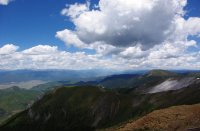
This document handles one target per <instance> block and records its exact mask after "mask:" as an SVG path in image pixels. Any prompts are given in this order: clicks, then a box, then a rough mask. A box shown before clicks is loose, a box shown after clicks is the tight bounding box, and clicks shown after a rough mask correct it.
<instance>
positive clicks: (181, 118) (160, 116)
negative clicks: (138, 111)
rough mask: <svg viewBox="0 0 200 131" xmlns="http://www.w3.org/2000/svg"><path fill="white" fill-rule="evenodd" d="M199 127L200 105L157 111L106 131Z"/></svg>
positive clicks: (169, 130) (180, 130) (166, 130)
mask: <svg viewBox="0 0 200 131" xmlns="http://www.w3.org/2000/svg"><path fill="white" fill-rule="evenodd" d="M199 125H200V104H196V105H182V106H174V107H170V108H167V109H162V110H156V111H153V112H152V113H150V114H148V115H146V116H144V117H142V118H140V119H138V120H136V121H129V122H127V123H124V124H123V125H121V126H119V127H115V128H110V129H107V130H106V131H116V130H118V131H129V130H131V131H134V130H149V131H160V130H162V131H186V130H187V129H190V128H200V126H199Z"/></svg>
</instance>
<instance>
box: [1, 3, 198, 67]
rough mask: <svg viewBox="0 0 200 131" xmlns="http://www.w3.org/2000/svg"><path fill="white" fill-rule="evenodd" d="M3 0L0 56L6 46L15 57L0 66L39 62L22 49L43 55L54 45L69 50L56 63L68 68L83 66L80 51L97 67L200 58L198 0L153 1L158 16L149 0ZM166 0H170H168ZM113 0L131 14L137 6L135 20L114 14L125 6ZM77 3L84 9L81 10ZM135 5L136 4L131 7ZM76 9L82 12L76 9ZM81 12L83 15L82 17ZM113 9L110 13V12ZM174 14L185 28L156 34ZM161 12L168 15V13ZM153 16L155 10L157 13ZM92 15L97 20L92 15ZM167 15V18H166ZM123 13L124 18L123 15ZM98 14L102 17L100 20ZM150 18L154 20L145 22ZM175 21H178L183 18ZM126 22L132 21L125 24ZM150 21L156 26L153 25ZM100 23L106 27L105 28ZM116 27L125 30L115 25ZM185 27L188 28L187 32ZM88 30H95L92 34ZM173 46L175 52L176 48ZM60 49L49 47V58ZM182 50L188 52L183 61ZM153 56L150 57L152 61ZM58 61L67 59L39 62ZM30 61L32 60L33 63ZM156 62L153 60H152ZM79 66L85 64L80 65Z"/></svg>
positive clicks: (134, 13)
mask: <svg viewBox="0 0 200 131" xmlns="http://www.w3.org/2000/svg"><path fill="white" fill-rule="evenodd" d="M1 1H4V2H5V1H8V0H0V55H1V51H2V52H3V53H2V54H3V56H0V57H2V58H1V59H2V61H3V59H4V58H7V57H5V49H6V50H8V51H7V54H9V53H10V54H9V55H11V53H12V56H9V58H10V59H11V61H12V60H13V59H14V60H15V61H14V60H13V62H11V63H8V62H7V61H6V59H5V62H2V63H4V64H0V68H1V69H12V68H14V67H13V65H14V63H15V62H16V59H17V61H19V63H18V65H19V67H17V69H18V68H19V69H21V68H31V69H32V68H40V67H39V66H38V65H40V64H41V63H39V62H41V61H42V60H37V61H36V60H35V58H33V56H31V55H30V57H29V58H26V60H25V58H22V55H24V52H29V53H30V52H31V53H32V52H34V51H35V52H40V53H41V54H37V55H38V56H41V55H42V56H44V54H45V53H46V52H47V51H50V52H51V51H55V50H56V51H57V52H59V53H60V54H62V53H63V52H62V51H64V53H66V54H68V55H69V56H67V57H66V62H64V65H62V64H61V65H60V67H63V68H64V69H66V68H67V69H68V68H69V67H70V66H71V65H73V64H74V63H76V64H77V66H75V69H76V68H77V69H82V65H81V64H80V63H79V60H78V59H79V58H77V57H80V56H79V55H80V54H81V53H82V54H83V56H81V59H85V60H83V62H84V61H85V62H86V61H87V62H89V63H91V61H92V62H93V63H94V64H93V65H92V66H91V67H89V68H101V67H102V66H108V68H117V69H118V68H120V69H121V68H122V69H123V68H124V69H138V68H139V69H143V68H145V69H146V68H175V69H177V68H199V67H200V64H199V63H198V60H199V58H198V57H199V56H200V55H199V54H200V53H199V54H198V52H200V48H199V43H200V37H198V35H199V34H200V30H199V28H200V27H199V24H198V23H199V22H200V21H199V18H200V1H199V0H188V1H187V4H186V5H181V4H182V3H181V2H180V3H179V4H180V5H178V6H179V8H180V9H175V7H172V6H171V5H170V4H168V5H166V9H162V8H160V7H161V6H162V5H161V6H160V7H159V6H158V7H153V9H154V8H155V10H160V11H161V12H160V13H161V14H163V16H159V13H158V12H156V13H155V12H153V13H155V14H154V15H151V13H147V12H146V10H147V8H148V5H149V6H152V5H151V4H152V3H151V2H149V0H141V1H140V2H143V3H142V6H144V7H140V8H141V9H140V8H139V6H137V4H138V3H139V2H137V1H136V0H132V1H131V0H130V2H129V1H128V0H125V1H124V2H123V1H121V0H116V1H115V0H110V1H109V0H101V2H100V3H101V5H98V3H99V0H90V1H86V0H13V1H11V2H9V3H8V4H7V5H1ZM159 1H161V2H160V3H159V4H162V1H163V0H159ZM170 1H173V0H169V2H170ZM180 1H181V0H180ZM184 1H186V0H184ZM87 2H88V3H90V7H89V8H88V7H87V4H86V3H87ZM106 2H107V3H106ZM128 2H129V5H131V4H133V5H132V7H131V6H130V7H129V6H127V4H126V3H128ZM134 2H136V3H134ZM75 3H78V4H75ZM105 3H106V4H105ZM124 3H125V4H124ZM113 4H117V5H116V6H119V9H123V8H124V9H123V10H122V11H124V10H125V11H130V12H131V13H133V16H134V15H136V14H137V13H138V12H139V13H138V14H140V15H139V16H137V15H136V16H134V20H133V21H130V19H129V16H128V15H127V16H126V17H122V16H120V15H119V16H117V15H116V14H117V13H118V14H120V13H121V14H123V12H122V11H121V10H120V11H121V12H120V11H119V10H115V6H114V7H113V9H112V6H113ZM120 4H121V5H120ZM139 4H140V3H139ZM66 5H67V6H66ZM73 5H74V6H73ZM94 5H98V6H99V8H100V9H101V10H100V11H98V9H95V8H94ZM146 5H147V6H146ZM145 6H146V7H145ZM80 8H84V9H81V10H80ZM116 8H117V7H116ZM134 8H136V9H137V10H136V11H135V10H133V9H134ZM171 8H174V10H175V11H174V12H170V13H171V14H167V13H166V12H168V11H169V10H170V9H171ZM74 9H75V10H76V11H77V10H78V11H80V12H76V11H74ZM62 10H67V12H65V13H63V14H61V11H62ZM183 10H184V11H186V14H185V15H184V16H183V15H182V14H178V13H179V12H180V11H183ZM70 11H71V12H70ZM117 11H119V12H117ZM85 12H86V17H83V16H84V14H85ZM87 12H88V13H87ZM162 12H163V13H162ZM70 13H71V14H70ZM76 13H78V14H76ZM93 13H95V14H96V16H95V17H93V16H92V14H93ZM100 13H101V14H103V15H105V16H107V17H105V18H104V19H103V20H102V19H101V16H100V15H99V14H100ZM106 13H108V14H106ZM112 13H113V14H114V15H110V14H112ZM145 13H146V15H149V17H148V18H143V15H142V14H145ZM153 13H152V14H153ZM176 14H178V15H177V16H178V17H179V18H180V19H184V20H183V21H184V22H185V23H186V24H185V25H186V27H183V28H187V29H181V31H179V33H180V32H181V34H178V35H177V34H175V35H177V38H173V41H171V39H172V38H171V36H164V35H160V34H162V33H163V32H164V31H166V30H167V29H168V28H169V27H173V25H170V23H172V22H171V21H173V20H174V16H176ZM73 15H75V16H73ZM164 15H166V17H165V16H164ZM130 16H131V14H130ZM155 16H158V18H157V17H155ZM154 17H155V18H154ZM159 17H160V18H159ZM85 18H89V19H85ZM90 18H91V19H93V20H92V21H89V20H90ZM96 18H97V21H95V19H96ZM165 18H166V20H164V19H165ZM107 19H108V20H107ZM109 19H111V22H108V21H109ZM121 19H124V21H123V20H122V21H121ZM140 19H147V20H146V22H147V23H144V25H142V24H138V23H137V21H138V20H140ZM153 19H155V20H153ZM101 20H102V23H100V21H101ZM112 20H113V21H115V20H117V21H119V22H118V23H117V24H118V25H116V26H115V25H114V24H113V25H112ZM126 20H127V21H126ZM170 20H171V21H170ZM88 21H89V22H88ZM163 21H167V22H166V23H165V22H163ZM198 21H199V22H198ZM120 22H121V23H123V22H125V25H122V24H120ZM151 22H153V23H154V24H153V25H148V24H149V23H151ZM157 22H158V27H159V28H158V29H156V28H157V24H155V23H157ZM179 22H180V23H179V24H180V25H181V21H179ZM195 22H196V23H195ZM81 23H84V24H85V25H82V24H81ZM97 23H98V24H97ZM130 23H131V24H132V25H131V24H130ZM90 24H91V27H90ZM126 24H127V25H128V26H130V27H127V25H126ZM187 24H188V25H187ZM88 25H89V26H88ZM135 25H136V26H138V28H136V27H134V26H135ZM165 25H166V26H165ZM151 26H152V28H151ZM153 26H155V28H154V27H153ZM174 26H176V25H174ZM195 26H197V28H195ZM104 27H105V30H106V31H105V30H104ZM118 28H122V29H125V30H124V31H121V30H120V31H119V30H118ZM160 28H161V29H160ZM162 28H163V29H162ZM154 29H155V32H154ZM195 29H196V30H195ZM146 30H147V31H146ZM169 30H170V29H169ZM186 30H187V31H188V32H186ZM194 30H195V31H194ZM92 31H93V33H92V34H91V32H92ZM99 31H100V32H99ZM116 31H119V32H117V33H118V34H117V35H119V37H118V36H117V35H116V36H115V32H116ZM135 31H137V32H135ZM144 31H146V32H144ZM148 31H150V32H148ZM170 31H171V34H173V33H175V32H173V31H172V30H170ZM109 32H111V34H109ZM58 33H59V34H58ZM69 34H71V35H69ZM84 35H86V36H84ZM179 35H180V36H182V35H183V36H182V38H178V36H179ZM199 36H200V35H199ZM75 37H76V38H75ZM140 37H142V38H140ZM65 38H66V39H65ZM77 41H78V42H77ZM170 42H171V43H170ZM169 43H170V44H169ZM177 43H179V44H180V45H178V44H177ZM6 45H8V46H6ZM40 45H46V46H40ZM4 46H5V47H4ZM177 46H180V48H176V47H177ZM33 47H34V48H33ZM39 48H41V49H39ZM41 50H43V51H41ZM179 51H180V52H179ZM44 52H45V53H44ZM176 52H178V53H177V54H176ZM31 53H30V54H31ZM42 53H43V54H42ZM194 53H196V54H194ZM16 54H20V55H21V56H20V57H17V58H13V57H14V55H16ZM32 54H34V53H32ZM60 54H59V55H58V54H55V56H52V54H51V53H50V54H49V55H51V56H52V57H51V59H56V58H58V57H63V56H62V55H60ZM180 54H181V55H180ZM90 55H92V56H90ZM183 56H184V57H187V58H186V59H188V61H187V63H186V62H185V63H183V61H182V59H183V58H182V57H183ZM68 57H69V58H73V60H71V59H70V60H69V58H68ZM91 57H92V58H91ZM150 57H151V58H150ZM192 57H193V58H192ZM19 58H20V59H19ZM176 58H177V59H178V60H177V61H179V60H180V62H177V63H175V62H174V64H173V66H171V65H172V64H171V62H172V61H173V59H176ZM30 59H31V60H30ZM152 59H153V60H154V61H151V60H152ZM164 59H166V60H164ZM27 60H28V61H27ZM54 61H57V60H54ZM60 61H65V59H64V58H63V59H62V60H58V61H57V62H55V63H54V64H53V66H52V65H51V64H52V61H51V64H50V63H48V62H49V61H47V60H45V59H44V60H43V63H45V64H46V63H47V64H46V65H45V66H44V67H41V68H42V69H45V68H48V67H50V68H57V67H55V65H56V64H57V65H59V64H60V63H58V62H60ZM162 61H167V62H166V63H167V64H166V65H162V63H163V62H162ZM67 62H68V63H67ZM129 62H130V63H129ZM156 62H158V63H156ZM30 63H33V64H32V65H31V64H30ZM89 63H88V64H89ZM124 63H128V64H127V66H126V67H121V65H124ZM141 63H142V64H141ZM154 63H156V64H157V65H156V64H155V65H154ZM189 63H191V64H193V66H191V67H190V66H189ZM101 64H102V65H101ZM181 65H183V67H181ZM40 66H41V65H40ZM42 66H43V65H42ZM86 66H87V64H86ZM60 67H58V68H60ZM83 68H84V69H85V67H84V66H83ZM14 69H15V68H14Z"/></svg>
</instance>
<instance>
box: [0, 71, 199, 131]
mask: <svg viewBox="0 0 200 131" xmlns="http://www.w3.org/2000/svg"><path fill="white" fill-rule="evenodd" d="M199 78H200V73H198V72H191V73H189V72H187V73H186V72H184V73H177V72H170V71H165V70H152V71H149V72H147V73H144V74H122V75H112V76H108V77H105V78H103V79H100V80H97V81H89V82H84V81H82V82H77V83H73V82H70V81H58V82H50V83H46V84H42V85H39V86H36V87H33V88H32V89H30V90H26V91H33V92H37V97H38V96H42V94H45V95H44V96H43V97H40V99H39V100H37V101H36V102H35V103H34V104H33V105H32V106H30V107H29V108H27V109H25V110H24V111H22V112H20V113H17V114H16V115H13V116H12V117H10V118H9V119H8V120H7V121H4V123H3V124H2V126H1V127H0V130H2V131H4V130H5V131H9V130H11V131H15V130H16V131H18V130H20V131H23V130H24V131H26V130H29V131H36V130H37V131H44V130H47V131H48V130H67V131H68V130H70V131H71V130H76V131H78V130H87V131H88V130H96V129H105V128H108V127H112V126H115V125H118V124H120V123H122V122H126V121H128V120H133V121H134V120H135V119H138V118H142V117H143V116H145V115H147V114H148V113H150V112H152V111H154V110H158V109H164V108H168V107H171V106H178V105H192V104H197V103H200V79H199ZM190 126H191V127H192V126H193V125H192V124H191V125H190ZM111 129H112V128H111Z"/></svg>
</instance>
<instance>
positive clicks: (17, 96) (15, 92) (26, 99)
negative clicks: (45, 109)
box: [0, 87, 39, 123]
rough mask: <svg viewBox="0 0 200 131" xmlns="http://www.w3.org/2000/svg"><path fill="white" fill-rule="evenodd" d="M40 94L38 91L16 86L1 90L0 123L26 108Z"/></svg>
mask: <svg viewBox="0 0 200 131" xmlns="http://www.w3.org/2000/svg"><path fill="white" fill-rule="evenodd" d="M38 95H39V94H38V92H35V91H28V90H24V89H19V88H16V87H14V88H9V89H5V90H0V110H1V114H0V123H1V122H2V121H4V120H5V119H7V118H8V117H9V116H11V115H13V114H15V113H16V112H19V111H21V110H24V109H25V108H26V107H27V106H28V104H30V103H33V101H34V100H35V99H36V98H37V96H38Z"/></svg>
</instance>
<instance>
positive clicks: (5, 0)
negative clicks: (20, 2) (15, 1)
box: [0, 0, 12, 5]
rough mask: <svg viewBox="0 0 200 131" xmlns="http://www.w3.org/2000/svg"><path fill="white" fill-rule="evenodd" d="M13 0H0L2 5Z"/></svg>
mask: <svg viewBox="0 0 200 131" xmlns="http://www.w3.org/2000/svg"><path fill="white" fill-rule="evenodd" d="M11 1H12V0H0V5H8V4H9V3H10V2H11Z"/></svg>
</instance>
